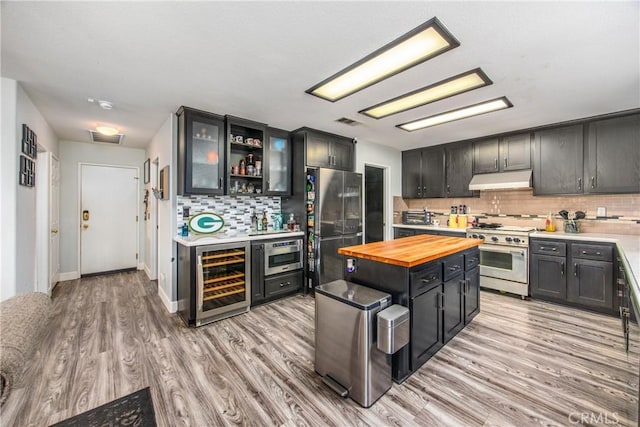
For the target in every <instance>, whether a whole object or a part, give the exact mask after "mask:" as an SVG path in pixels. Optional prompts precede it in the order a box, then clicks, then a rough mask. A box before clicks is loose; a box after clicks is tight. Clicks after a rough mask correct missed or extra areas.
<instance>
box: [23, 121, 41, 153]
mask: <svg viewBox="0 0 640 427" xmlns="http://www.w3.org/2000/svg"><path fill="white" fill-rule="evenodd" d="M22 153H23V154H24V155H26V156H29V157H31V158H32V159H35V158H36V157H37V156H38V136H37V135H36V133H35V132H34V131H33V130H31V129H30V128H29V126H27V125H26V124H25V123H23V124H22Z"/></svg>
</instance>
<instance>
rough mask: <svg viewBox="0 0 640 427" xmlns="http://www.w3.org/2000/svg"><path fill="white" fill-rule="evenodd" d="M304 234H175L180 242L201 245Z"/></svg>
mask: <svg viewBox="0 0 640 427" xmlns="http://www.w3.org/2000/svg"><path fill="white" fill-rule="evenodd" d="M301 236H304V232H303V231H287V230H282V231H265V232H255V233H251V234H248V233H239V232H236V233H231V232H227V233H222V232H221V233H216V234H213V235H209V234H190V235H189V236H188V237H182V236H175V237H174V238H173V240H174V241H176V242H178V243H180V244H181V245H183V246H200V245H217V244H222V243H236V242H246V241H251V240H266V239H286V238H289V237H301Z"/></svg>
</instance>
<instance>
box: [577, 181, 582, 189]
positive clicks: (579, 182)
mask: <svg viewBox="0 0 640 427" xmlns="http://www.w3.org/2000/svg"><path fill="white" fill-rule="evenodd" d="M578 190H582V178H578Z"/></svg>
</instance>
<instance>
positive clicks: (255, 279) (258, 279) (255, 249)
mask: <svg viewBox="0 0 640 427" xmlns="http://www.w3.org/2000/svg"><path fill="white" fill-rule="evenodd" d="M264 245H265V242H264V241H256V242H253V243H252V244H251V306H252V307H253V306H256V305H259V304H263V303H266V302H271V301H274V300H276V299H279V298H282V297H285V296H288V295H293V294H295V293H298V292H300V290H301V289H302V284H303V281H304V277H303V276H304V275H303V273H304V270H302V269H300V270H296V271H289V272H286V273H280V274H275V275H271V276H266V277H265V275H264V271H265V263H264Z"/></svg>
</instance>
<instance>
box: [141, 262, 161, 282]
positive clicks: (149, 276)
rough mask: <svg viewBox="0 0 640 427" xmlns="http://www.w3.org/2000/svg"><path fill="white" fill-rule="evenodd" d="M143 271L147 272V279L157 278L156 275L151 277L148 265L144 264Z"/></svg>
mask: <svg viewBox="0 0 640 427" xmlns="http://www.w3.org/2000/svg"><path fill="white" fill-rule="evenodd" d="M143 270H144V272H145V273H146V274H147V278H148V279H149V280H158V278H157V277H153V274H152V273H151V269H150V268H149V266H148V265H147V264H145V265H144V269H143Z"/></svg>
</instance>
